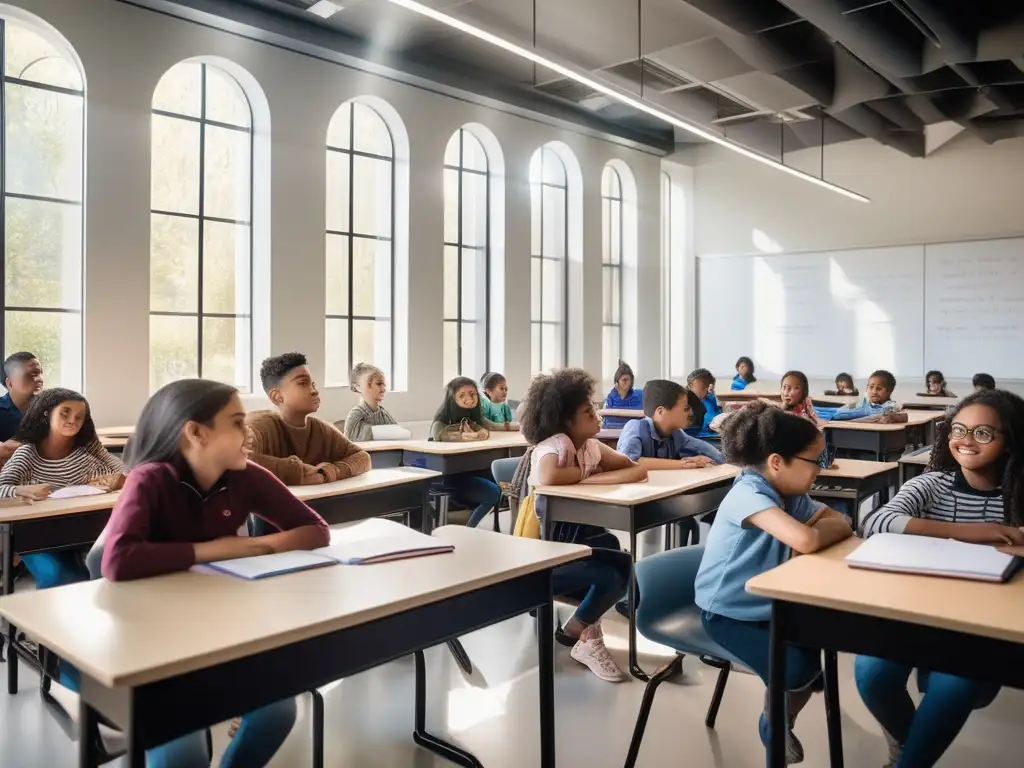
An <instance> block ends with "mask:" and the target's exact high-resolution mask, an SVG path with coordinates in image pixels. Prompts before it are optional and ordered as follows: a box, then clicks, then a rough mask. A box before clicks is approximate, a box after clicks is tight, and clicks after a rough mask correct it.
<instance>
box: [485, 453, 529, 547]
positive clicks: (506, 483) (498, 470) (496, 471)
mask: <svg viewBox="0 0 1024 768" xmlns="http://www.w3.org/2000/svg"><path fill="white" fill-rule="evenodd" d="M520 459H522V457H521V456H515V457H513V458H511V459H497V460H496V461H492V462H491V475H493V476H494V482H496V483H497V484H498V487H499V488H501V495H502V498H504V499H507V500H508V508H509V511H510V512H511V513H512V530H511V531H509V533H512V532H513V531H514V530H515V528H516V515H517V514H518V512H519V509H518V507H519V499H517V498H516V497H515V495H514V494H511V493H509V487H510V486H511V485H512V478H513V477H515V474H516V468H517V467H518V466H519V461H520ZM500 507H501V501H500V500H499V501H498V507H496V508H495V510H494V531H495V533H501V526H500V525H499V523H498V509H499V508H500Z"/></svg>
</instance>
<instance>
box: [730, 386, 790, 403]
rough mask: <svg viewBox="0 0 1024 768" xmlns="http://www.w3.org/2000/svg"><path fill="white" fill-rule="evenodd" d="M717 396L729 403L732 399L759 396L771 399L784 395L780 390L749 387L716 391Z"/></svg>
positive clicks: (747, 398) (779, 398)
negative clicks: (758, 389)
mask: <svg viewBox="0 0 1024 768" xmlns="http://www.w3.org/2000/svg"><path fill="white" fill-rule="evenodd" d="M715 397H716V398H718V399H719V400H721V401H722V402H723V403H727V402H729V401H730V400H733V401H735V400H757V399H758V398H759V397H765V398H767V399H769V400H781V399H782V395H781V394H780V393H779V392H777V391H776V392H769V391H765V392H753V391H751V390H750V389H749V388H747V389H740V390H732V389H728V390H726V391H725V392H715Z"/></svg>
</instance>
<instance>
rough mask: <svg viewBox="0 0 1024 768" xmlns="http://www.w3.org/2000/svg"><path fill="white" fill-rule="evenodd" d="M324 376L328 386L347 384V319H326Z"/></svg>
mask: <svg viewBox="0 0 1024 768" xmlns="http://www.w3.org/2000/svg"><path fill="white" fill-rule="evenodd" d="M326 341H327V355H326V370H325V374H326V378H327V385H328V386H338V385H345V384H348V380H349V376H348V374H349V365H348V320H333V319H328V320H327V326H326Z"/></svg>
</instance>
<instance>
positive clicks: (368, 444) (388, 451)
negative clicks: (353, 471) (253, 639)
mask: <svg viewBox="0 0 1024 768" xmlns="http://www.w3.org/2000/svg"><path fill="white" fill-rule="evenodd" d="M407 442H409V441H408V440H364V441H362V442H359V443H356V445H358V446H359V447H360V448H362V449H363V450H364V451H366V452H367V453H368V454H370V465H371V466H372V467H373V468H374V469H386V468H389V467H400V466H402V446H404V445H405V444H406V443H407Z"/></svg>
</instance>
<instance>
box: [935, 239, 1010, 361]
mask: <svg viewBox="0 0 1024 768" xmlns="http://www.w3.org/2000/svg"><path fill="white" fill-rule="evenodd" d="M925 291H926V297H927V298H926V300H925V326H926V328H927V331H926V333H925V344H924V346H925V357H926V359H927V360H928V365H929V367H931V368H938V369H939V370H941V371H942V372H943V373H944V374H945V375H946V377H947V378H950V377H958V378H959V377H964V378H966V377H970V376H972V375H973V374H975V373H978V372H980V371H984V372H985V373H990V374H992V375H993V376H995V377H996V379H997V380H998V379H1024V354H1022V353H1024V238H1014V239H1006V240H987V241H978V242H971V243H944V244H942V245H929V246H927V248H926V249H925Z"/></svg>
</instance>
